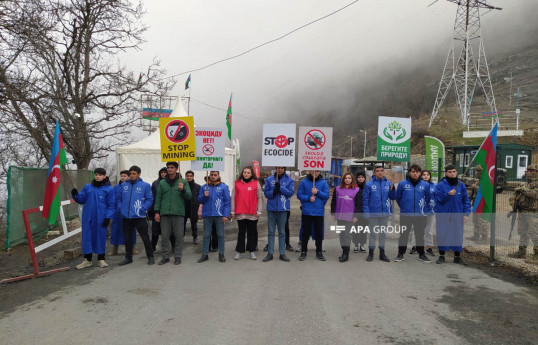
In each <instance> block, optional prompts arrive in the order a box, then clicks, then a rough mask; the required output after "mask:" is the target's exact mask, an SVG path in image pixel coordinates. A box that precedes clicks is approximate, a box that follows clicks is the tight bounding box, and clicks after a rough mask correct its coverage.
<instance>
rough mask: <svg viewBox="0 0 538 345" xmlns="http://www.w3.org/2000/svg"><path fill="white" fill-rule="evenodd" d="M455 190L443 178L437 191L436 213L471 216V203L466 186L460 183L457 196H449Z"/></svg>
mask: <svg viewBox="0 0 538 345" xmlns="http://www.w3.org/2000/svg"><path fill="white" fill-rule="evenodd" d="M452 189H454V186H451V185H450V184H449V183H448V181H447V180H446V178H443V179H442V180H441V182H439V184H438V185H437V188H436V190H435V213H462V214H464V215H467V216H468V215H469V214H470V213H471V202H470V201H469V195H468V194H467V188H465V185H464V184H463V183H462V182H461V181H458V186H457V187H456V194H454V195H448V192H450V191H451V190H452Z"/></svg>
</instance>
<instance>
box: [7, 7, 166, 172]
mask: <svg viewBox="0 0 538 345" xmlns="http://www.w3.org/2000/svg"><path fill="white" fill-rule="evenodd" d="M142 15H143V10H142V6H141V3H138V4H133V3H131V1H129V0H46V1H43V0H17V1H10V0H3V1H2V0H0V50H1V51H3V54H2V58H1V60H0V92H1V93H2V97H0V112H1V113H2V114H3V115H4V117H5V118H7V119H9V120H8V121H7V123H8V124H9V125H7V126H3V129H4V130H8V131H16V132H19V133H24V134H26V135H27V136H28V137H30V138H32V139H33V141H34V142H35V143H36V144H37V147H38V148H39V150H40V152H41V154H42V156H44V157H49V156H50V150H51V143H52V140H53V136H54V122H55V121H56V120H58V121H59V123H60V127H61V129H62V135H63V140H64V142H65V146H66V150H67V152H68V153H70V154H71V155H72V156H73V159H74V161H75V164H76V165H77V167H78V168H79V169H82V168H87V167H88V165H89V163H90V161H91V160H92V159H94V158H101V157H104V156H106V155H107V153H108V151H110V150H111V149H112V148H113V147H114V146H115V145H117V144H118V143H120V142H122V141H123V140H124V138H125V135H126V134H128V133H129V132H130V128H131V126H134V125H135V123H136V122H135V119H136V116H138V111H139V110H138V108H139V104H138V100H139V99H140V96H141V95H143V94H155V95H164V94H166V93H167V92H168V91H169V90H170V89H171V88H172V87H173V85H174V84H175V80H173V79H170V78H166V77H165V71H164V70H162V69H161V68H160V62H159V61H158V60H154V61H153V63H152V64H151V65H150V66H148V67H147V69H146V70H145V71H144V73H140V75H138V74H135V73H134V72H133V71H129V70H128V69H127V68H126V67H125V66H123V65H121V64H120V63H119V62H118V61H117V60H118V59H119V54H124V53H126V52H129V51H136V50H138V49H140V48H139V47H140V45H141V44H142V43H143V42H144V41H143V34H144V32H145V31H146V26H144V25H143V24H142V23H141V17H142ZM0 130H2V127H0Z"/></svg>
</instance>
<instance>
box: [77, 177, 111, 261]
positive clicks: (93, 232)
mask: <svg viewBox="0 0 538 345" xmlns="http://www.w3.org/2000/svg"><path fill="white" fill-rule="evenodd" d="M94 183H95V181H94V182H92V183H89V184H87V185H85V186H84V188H82V190H81V191H80V192H79V193H78V194H77V196H73V199H74V200H75V201H76V202H77V203H79V204H83V205H84V209H83V211H82V221H81V222H82V254H90V253H95V254H104V253H105V246H106V237H107V228H106V227H103V226H102V224H103V221H104V220H105V218H106V219H112V218H113V217H114V212H115V210H116V196H115V193H114V190H113V189H112V186H111V185H110V183H109V182H108V181H107V182H105V184H104V185H101V186H99V187H96V186H95V185H94Z"/></svg>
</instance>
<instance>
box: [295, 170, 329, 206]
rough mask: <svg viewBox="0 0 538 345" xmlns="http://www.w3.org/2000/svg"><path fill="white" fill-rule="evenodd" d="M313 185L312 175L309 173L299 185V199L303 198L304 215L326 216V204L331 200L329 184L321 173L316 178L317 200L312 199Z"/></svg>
mask: <svg viewBox="0 0 538 345" xmlns="http://www.w3.org/2000/svg"><path fill="white" fill-rule="evenodd" d="M312 187H313V180H312V175H308V176H307V177H306V178H304V179H303V180H302V181H301V183H299V187H298V188H297V199H299V200H301V205H302V207H303V215H305V216H324V215H325V204H326V203H327V200H329V196H330V195H329V185H328V184H327V181H325V180H324V179H323V178H322V177H321V175H319V176H318V178H317V179H316V189H317V190H318V192H317V194H316V200H315V201H314V202H311V201H310V197H311V196H312Z"/></svg>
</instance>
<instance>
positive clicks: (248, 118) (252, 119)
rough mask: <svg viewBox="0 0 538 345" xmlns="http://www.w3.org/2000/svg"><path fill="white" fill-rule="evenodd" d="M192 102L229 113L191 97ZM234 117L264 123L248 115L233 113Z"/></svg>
mask: <svg viewBox="0 0 538 345" xmlns="http://www.w3.org/2000/svg"><path fill="white" fill-rule="evenodd" d="M191 100H193V101H195V102H197V103H200V104H203V105H205V106H207V107H210V108H213V109H217V110H222V111H228V109H224V108H220V107H217V106H214V105H212V104H209V103H206V102H204V101H200V100H198V99H196V98H192V97H191ZM232 116H239V117H242V118H245V119H247V120H251V121H256V122H260V123H263V120H262V119H259V118H256V117H254V116H251V115H246V114H241V113H236V112H232Z"/></svg>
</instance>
